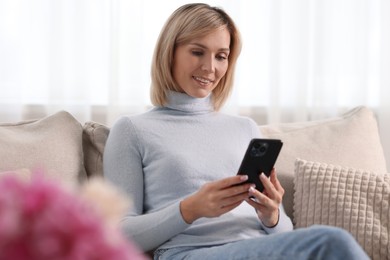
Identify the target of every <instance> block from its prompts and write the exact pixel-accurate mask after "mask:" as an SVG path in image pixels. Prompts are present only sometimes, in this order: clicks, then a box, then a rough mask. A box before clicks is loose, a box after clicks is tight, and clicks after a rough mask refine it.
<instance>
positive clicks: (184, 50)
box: [172, 26, 230, 98]
mask: <svg viewBox="0 0 390 260" xmlns="http://www.w3.org/2000/svg"><path fill="white" fill-rule="evenodd" d="M229 45H230V33H229V31H228V30H227V28H226V27H225V26H223V27H221V28H219V29H217V30H216V31H214V32H212V33H210V34H208V35H206V36H204V37H202V38H195V39H193V40H192V41H190V42H189V43H187V44H183V45H179V46H178V47H176V50H175V53H174V59H173V72H172V73H173V78H174V80H175V81H176V83H177V84H178V85H179V87H180V88H181V90H182V91H183V92H185V93H187V95H189V96H192V97H195V98H203V97H206V96H207V95H208V94H210V93H211V92H212V91H213V89H214V88H215V87H216V86H217V85H218V82H219V81H220V80H221V78H222V77H223V76H224V75H225V73H226V71H227V68H228V65H229V63H228V57H229V51H230V50H229Z"/></svg>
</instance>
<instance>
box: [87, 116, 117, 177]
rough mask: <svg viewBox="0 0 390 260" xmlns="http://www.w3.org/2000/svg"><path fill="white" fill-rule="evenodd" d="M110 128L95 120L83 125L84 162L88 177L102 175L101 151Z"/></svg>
mask: <svg viewBox="0 0 390 260" xmlns="http://www.w3.org/2000/svg"><path fill="white" fill-rule="evenodd" d="M109 132H110V129H109V128H108V127H107V126H105V125H102V124H99V123H96V122H86V123H85V124H84V126H83V149H84V164H85V169H86V171H87V175H88V177H91V176H100V177H102V176H103V152H104V146H105V145H106V141H107V137H108V134H109Z"/></svg>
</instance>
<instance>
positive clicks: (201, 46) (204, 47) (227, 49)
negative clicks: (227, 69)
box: [190, 42, 230, 52]
mask: <svg viewBox="0 0 390 260" xmlns="http://www.w3.org/2000/svg"><path fill="white" fill-rule="evenodd" d="M190 45H195V46H198V47H200V48H202V49H208V48H207V46H205V45H203V44H201V43H196V42H191V43H190ZM218 51H227V52H230V49H229V48H220V49H218Z"/></svg>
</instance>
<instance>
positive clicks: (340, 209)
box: [294, 159, 390, 259]
mask: <svg viewBox="0 0 390 260" xmlns="http://www.w3.org/2000/svg"><path fill="white" fill-rule="evenodd" d="M294 185H295V194H294V223H295V227H296V228H300V227H308V226H311V225H313V224H325V225H331V226H336V227H340V228H343V229H345V230H347V231H349V232H350V233H351V234H352V235H353V236H354V237H355V239H356V240H357V241H358V243H359V244H360V245H361V246H362V247H363V249H364V250H365V251H366V252H367V254H368V255H369V256H370V257H371V258H372V259H389V257H390V238H389V235H390V207H389V202H390V200H389V199H390V175H388V174H385V175H383V174H377V173H374V172H370V171H365V170H357V169H354V168H347V167H342V166H334V165H331V164H325V163H318V162H310V161H305V160H301V159H298V160H297V161H296V164H295V178H294Z"/></svg>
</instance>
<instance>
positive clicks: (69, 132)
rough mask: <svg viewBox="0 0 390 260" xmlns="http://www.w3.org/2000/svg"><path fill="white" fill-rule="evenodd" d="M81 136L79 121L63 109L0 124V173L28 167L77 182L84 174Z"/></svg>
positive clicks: (64, 179) (53, 177) (56, 178)
mask: <svg viewBox="0 0 390 260" xmlns="http://www.w3.org/2000/svg"><path fill="white" fill-rule="evenodd" d="M81 138H82V127H81V125H80V123H79V122H78V121H77V120H76V119H75V118H74V117H73V116H72V115H71V114H69V113H68V112H65V111H61V112H58V113H56V114H53V115H51V116H48V117H45V118H42V119H40V120H29V121H22V122H17V123H3V124H0V144H1V145H0V172H5V171H7V172H10V171H15V170H19V169H29V170H31V171H33V172H34V171H43V172H44V173H45V174H46V175H47V176H48V177H50V178H52V179H55V180H61V181H62V182H66V183H70V184H75V183H78V182H79V181H82V180H85V179H86V177H87V176H86V172H85V169H84V163H83V159H82V158H83V150H82V145H81Z"/></svg>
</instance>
